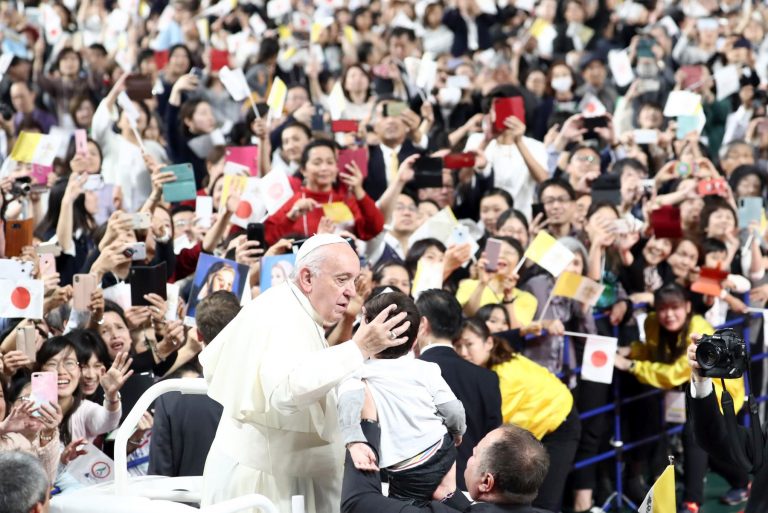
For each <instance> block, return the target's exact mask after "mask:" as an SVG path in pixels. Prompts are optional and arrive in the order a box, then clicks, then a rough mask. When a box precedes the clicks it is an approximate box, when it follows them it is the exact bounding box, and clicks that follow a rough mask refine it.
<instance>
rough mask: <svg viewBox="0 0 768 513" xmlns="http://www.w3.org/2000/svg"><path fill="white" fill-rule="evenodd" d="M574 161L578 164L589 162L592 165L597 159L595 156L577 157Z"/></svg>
mask: <svg viewBox="0 0 768 513" xmlns="http://www.w3.org/2000/svg"><path fill="white" fill-rule="evenodd" d="M573 160H575V161H576V162H588V163H589V164H592V163H593V162H597V157H595V156H594V155H575V156H574V157H573Z"/></svg>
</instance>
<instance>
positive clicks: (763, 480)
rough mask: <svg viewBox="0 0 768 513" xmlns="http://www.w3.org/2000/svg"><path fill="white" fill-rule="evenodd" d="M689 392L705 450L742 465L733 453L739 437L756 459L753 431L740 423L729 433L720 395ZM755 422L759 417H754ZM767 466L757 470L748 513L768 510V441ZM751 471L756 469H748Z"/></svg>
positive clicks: (695, 427)
mask: <svg viewBox="0 0 768 513" xmlns="http://www.w3.org/2000/svg"><path fill="white" fill-rule="evenodd" d="M686 394H687V395H688V409H689V411H690V414H691V421H692V422H693V434H694V436H695V437H696V443H698V444H699V446H700V447H701V448H702V449H704V450H705V451H706V452H707V454H709V455H710V456H711V457H712V458H715V459H718V460H720V461H722V462H724V463H729V464H731V465H738V463H737V462H736V461H735V460H734V458H733V456H732V455H731V451H730V447H729V443H728V439H729V438H735V439H736V440H737V442H736V443H737V446H738V447H743V448H744V452H745V454H747V455H748V456H749V457H750V459H751V460H752V461H754V457H752V453H753V452H754V451H753V445H752V432H751V431H750V430H749V429H747V428H746V427H744V426H741V425H739V426H738V430H737V431H735V432H729V430H728V427H727V425H726V422H725V417H723V415H722V414H721V413H720V409H719V407H718V405H717V398H716V397H715V393H714V391H713V392H712V393H710V394H709V395H708V396H707V397H704V398H703V399H693V398H692V397H690V392H688V391H686ZM752 420H753V422H754V420H755V419H752ZM762 451H763V466H762V467H761V468H760V469H757V470H756V471H755V474H754V478H753V481H752V491H751V492H750V495H749V500H748V501H747V507H746V509H745V510H744V513H765V512H766V511H768V463H766V462H768V444H767V445H764V446H763V447H762ZM746 470H747V471H749V472H750V473H752V472H753V469H751V468H750V469H746Z"/></svg>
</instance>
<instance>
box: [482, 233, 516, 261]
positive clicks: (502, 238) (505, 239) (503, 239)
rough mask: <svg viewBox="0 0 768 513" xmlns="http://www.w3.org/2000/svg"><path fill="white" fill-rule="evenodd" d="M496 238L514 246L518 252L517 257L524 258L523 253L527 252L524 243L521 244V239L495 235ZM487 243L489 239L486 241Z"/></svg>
mask: <svg viewBox="0 0 768 513" xmlns="http://www.w3.org/2000/svg"><path fill="white" fill-rule="evenodd" d="M494 239H496V240H500V241H501V242H504V243H506V244H509V245H510V246H512V249H514V250H515V252H516V253H517V258H519V259H522V258H523V254H524V253H525V250H524V249H523V245H522V244H520V241H519V240H517V239H514V238H512V237H494ZM486 244H487V241H486Z"/></svg>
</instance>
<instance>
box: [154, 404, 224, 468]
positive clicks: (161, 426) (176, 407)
mask: <svg viewBox="0 0 768 513" xmlns="http://www.w3.org/2000/svg"><path fill="white" fill-rule="evenodd" d="M222 411H223V407H222V406H221V405H220V404H219V403H217V402H216V401H214V400H213V399H211V398H210V397H208V396H207V395H196V394H194V395H193V394H182V393H181V392H170V393H168V394H165V395H163V396H161V397H159V398H158V399H157V401H156V402H155V421H154V425H153V426H152V438H151V442H150V450H149V474H150V475H160V476H169V477H177V476H201V475H203V468H204V467H205V459H206V458H207V457H208V451H209V450H210V448H211V444H212V443H213V438H214V437H215V436H216V429H217V428H218V426H219V420H221V412H222Z"/></svg>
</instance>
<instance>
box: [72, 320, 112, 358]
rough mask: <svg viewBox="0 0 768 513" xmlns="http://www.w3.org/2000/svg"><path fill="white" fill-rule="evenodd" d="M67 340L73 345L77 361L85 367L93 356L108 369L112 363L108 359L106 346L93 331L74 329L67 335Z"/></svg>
mask: <svg viewBox="0 0 768 513" xmlns="http://www.w3.org/2000/svg"><path fill="white" fill-rule="evenodd" d="M67 338H69V340H70V341H71V342H72V343H73V344H74V345H75V353H76V354H77V361H78V362H80V365H85V364H87V363H88V360H90V359H91V356H93V355H95V356H96V359H98V360H99V362H101V363H102V364H103V365H104V366H105V367H107V368H109V366H110V365H112V361H111V360H110V358H109V352H108V351H107V345H106V344H105V343H104V340H103V339H102V338H101V336H100V335H99V334H98V333H96V332H95V331H93V330H84V329H76V330H72V331H70V332H69V333H67Z"/></svg>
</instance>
